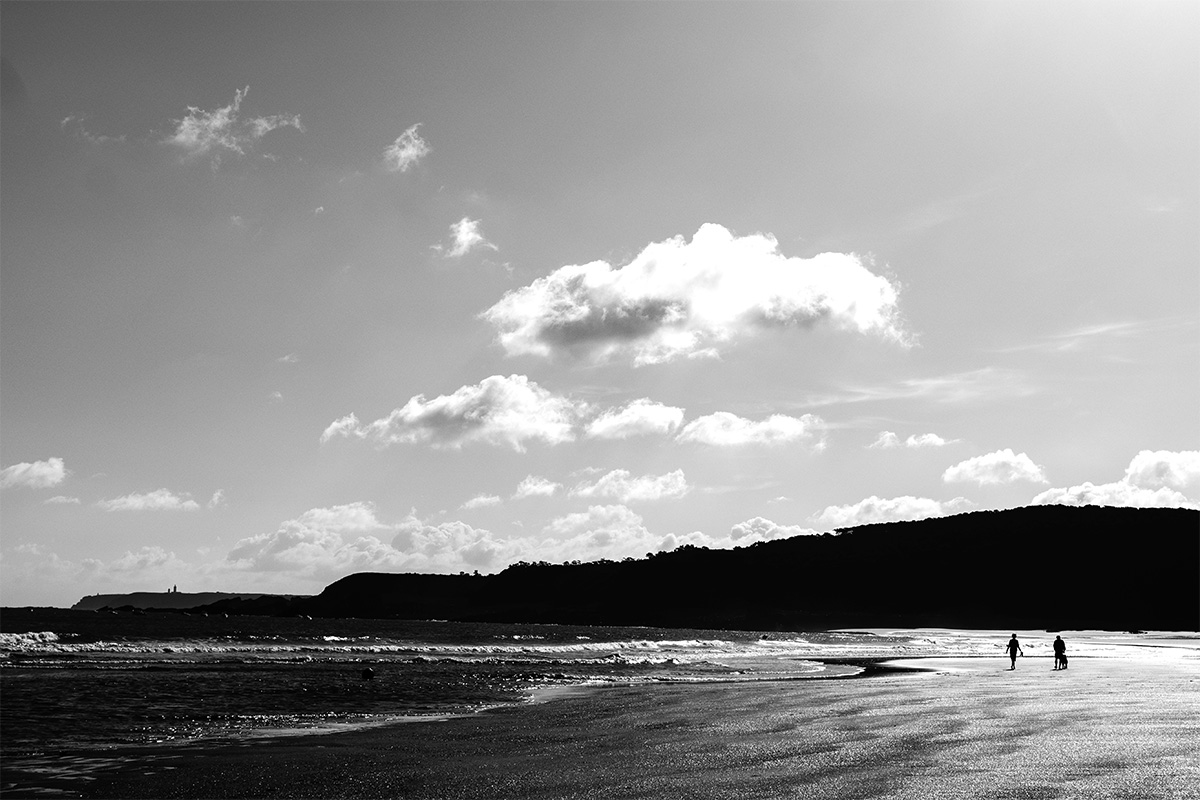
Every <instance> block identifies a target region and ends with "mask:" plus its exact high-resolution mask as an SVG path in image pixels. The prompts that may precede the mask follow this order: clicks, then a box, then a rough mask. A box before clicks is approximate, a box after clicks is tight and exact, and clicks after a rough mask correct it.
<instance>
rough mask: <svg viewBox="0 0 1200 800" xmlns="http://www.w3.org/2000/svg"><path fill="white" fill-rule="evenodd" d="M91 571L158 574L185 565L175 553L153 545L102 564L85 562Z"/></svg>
mask: <svg viewBox="0 0 1200 800" xmlns="http://www.w3.org/2000/svg"><path fill="white" fill-rule="evenodd" d="M85 564H87V565H88V566H89V567H90V568H91V569H93V570H95V569H97V568H100V569H102V570H103V571H105V572H121V573H131V572H147V571H155V572H160V571H163V570H177V569H181V568H184V567H185V566H186V565H185V564H184V563H183V562H182V561H180V560H179V559H178V558H176V557H175V553H173V552H169V551H167V550H164V549H163V548H161V547H159V546H157V545H154V546H150V547H143V548H142V549H141V550H138V551H137V552H136V553H134V552H128V551H127V552H126V553H125V555H123V556H121V557H120V558H117V559H114V560H113V561H110V562H108V563H107V564H103V563H101V562H97V561H88V562H85Z"/></svg>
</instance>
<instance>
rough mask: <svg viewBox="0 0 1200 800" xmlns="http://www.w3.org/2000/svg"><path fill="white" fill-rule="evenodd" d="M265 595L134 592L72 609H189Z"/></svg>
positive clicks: (94, 598) (95, 598)
mask: <svg viewBox="0 0 1200 800" xmlns="http://www.w3.org/2000/svg"><path fill="white" fill-rule="evenodd" d="M266 596H267V595H263V594H236V593H232V592H133V593H131V594H90V595H88V596H87V597H85V598H83V599H82V600H80V601H79V602H78V603H76V604H75V605H73V606H71V608H73V609H75V610H76V611H96V610H98V609H101V608H124V607H126V606H132V607H133V608H142V609H145V608H171V609H189V608H195V607H196V606H204V605H208V604H210V603H216V602H219V601H222V600H235V599H242V600H258V599H259V598H262V597H266Z"/></svg>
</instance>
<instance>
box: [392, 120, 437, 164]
mask: <svg viewBox="0 0 1200 800" xmlns="http://www.w3.org/2000/svg"><path fill="white" fill-rule="evenodd" d="M420 127H421V123H419V122H418V123H417V124H416V125H413V126H412V127H411V128H409V129H408V130H406V131H405V132H404V133H402V134H400V135H399V136H397V137H396V141H394V142H392V144H391V145H389V146H388V148H387V149H386V150H384V151H383V164H384V168H385V169H387V171H388V172H408V170H409V169H411V168H412V167H413V166H415V165H416V163H417V162H418V161H420V160H421V159H422V158H424V157H425V156H427V155H429V154H430V153H431V152H433V148H432V147H430V146H429V143H428V142H426V141H425V140H424V139H422V138H421V135H420V134H419V133H417V129H418V128H420Z"/></svg>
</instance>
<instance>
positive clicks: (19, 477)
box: [0, 458, 70, 489]
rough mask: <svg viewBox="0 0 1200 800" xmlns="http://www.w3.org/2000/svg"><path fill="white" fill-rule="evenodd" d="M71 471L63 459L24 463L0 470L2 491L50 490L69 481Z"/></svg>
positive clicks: (0, 487)
mask: <svg viewBox="0 0 1200 800" xmlns="http://www.w3.org/2000/svg"><path fill="white" fill-rule="evenodd" d="M69 474H70V471H69V470H68V469H67V468H66V466H65V465H64V463H63V460H62V459H61V458H48V459H46V460H45V461H34V462H32V463H30V462H28V461H22V462H21V463H20V464H13V465H12V466H11V467H5V468H4V469H2V470H0V489H11V488H13V487H16V486H24V487H26V488H29V489H48V488H50V487H51V486H58V485H59V484H60V483H62V482H63V481H64V480H66V479H67V475H69Z"/></svg>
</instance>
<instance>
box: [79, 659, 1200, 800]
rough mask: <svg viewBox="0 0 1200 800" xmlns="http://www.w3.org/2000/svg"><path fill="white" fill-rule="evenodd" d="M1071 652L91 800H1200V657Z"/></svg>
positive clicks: (699, 704) (291, 764) (423, 738)
mask: <svg viewBox="0 0 1200 800" xmlns="http://www.w3.org/2000/svg"><path fill="white" fill-rule="evenodd" d="M1043 638H1045V639H1047V640H1048V639H1049V638H1050V637H1049V636H1045V637H1043ZM1024 641H1029V640H1028V638H1025V639H1024ZM1071 641H1072V645H1073V649H1072V659H1071V664H1070V668H1069V669H1067V670H1065V671H1055V670H1053V669H1052V659H1051V658H1050V657H1049V656H1048V647H1047V645H1046V643H1045V642H1041V643H1039V644H1036V645H1034V644H1032V643H1031V644H1030V645H1027V647H1026V652H1027V654H1028V655H1027V657H1024V658H1020V659H1018V661H1017V668H1016V670H1011V671H1010V670H1009V662H1008V659H1006V658H1003V657H1002V656H1000V655H996V656H994V657H980V656H972V657H931V658H909V659H902V660H892V661H889V660H886V659H876V660H873V661H871V660H868V661H865V662H864V663H868V664H871V663H875V664H880V665H883V666H884V667H886V668H884V669H878V668H875V669H867V670H866V671H865V672H864V673H862V674H861V675H860V676H858V677H848V678H842V679H833V680H816V681H813V680H791V681H786V680H780V681H757V682H749V683H746V682H741V683H739V682H731V683H721V682H706V683H688V684H635V685H615V686H606V687H595V688H593V687H582V688H577V689H556V690H554V691H552V692H550V693H549V696H541V697H537V698H536V699H535V700H534V701H533V702H530V703H528V704H525V705H521V706H515V707H512V706H510V707H504V708H499V709H495V710H492V711H486V712H482V713H476V714H471V715H467V716H461V717H449V718H443V719H440V720H438V721H424V722H415V723H409V724H393V725H388V726H383V727H375V728H368V729H362V730H355V731H350V732H343V733H330V734H325V735H319V736H302V737H290V738H282V739H274V740H268V739H264V740H255V741H249V742H245V743H240V744H236V745H223V746H203V745H195V746H188V747H182V748H174V749H172V750H170V751H163V750H157V751H147V752H146V753H143V754H142V755H141V756H139V755H138V754H137V753H135V752H130V753H126V754H125V755H124V758H125V760H123V761H121V762H117V763H108V764H106V765H105V766H103V767H101V768H96V769H92V770H90V772H89V774H88V776H87V777H88V780H86V781H84V782H83V783H84V784H86V785H85V786H84V787H83V790H82V792H81V793H82V794H83V795H84V796H88V797H105V798H115V797H129V798H151V797H214V798H217V797H220V798H242V797H246V798H249V797H346V798H375V797H409V798H496V797H514V798H515V797H521V798H583V797H621V798H685V797H686V798H747V797H762V798H774V797H807V798H872V797H878V798H960V797H990V798H1060V797H1061V798H1195V797H1200V683H1198V679H1200V660H1197V657H1196V656H1197V651H1196V649H1195V648H1196V641H1195V639H1180V640H1179V641H1177V642H1174V643H1169V642H1160V643H1156V644H1155V645H1154V646H1128V647H1127V646H1124V645H1120V644H1118V645H1116V646H1109V644H1108V642H1109V641H1110V639H1105V638H1103V637H1098V638H1097V639H1096V641H1099V642H1100V643H1099V644H1095V643H1094V642H1093V644H1094V646H1092V647H1091V648H1090V649H1089V645H1088V643H1087V642H1084V641H1082V640H1079V639H1072V640H1071ZM1002 642H1003V637H1000V638H998V639H997V644H998V645H999V644H1002ZM1089 652H1090V653H1093V654H1091V655H1089ZM82 766H83V767H85V768H86V764H83V765H82ZM80 783H81V782H79V781H74V782H73V783H72V786H73V788H76V789H77V788H78V787H79V786H80Z"/></svg>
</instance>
